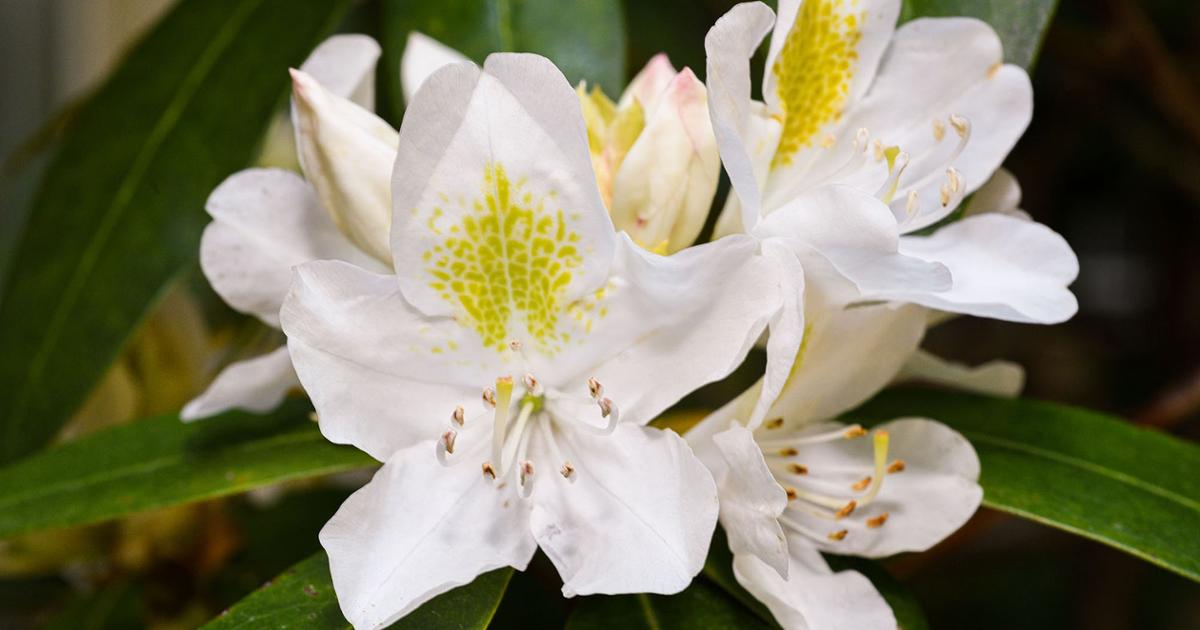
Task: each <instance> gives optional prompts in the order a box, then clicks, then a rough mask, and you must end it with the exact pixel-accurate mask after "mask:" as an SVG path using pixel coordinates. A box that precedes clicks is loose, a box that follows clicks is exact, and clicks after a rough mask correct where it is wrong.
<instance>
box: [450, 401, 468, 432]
mask: <svg viewBox="0 0 1200 630" xmlns="http://www.w3.org/2000/svg"><path fill="white" fill-rule="evenodd" d="M450 419H451V420H453V421H454V424H457V425H458V426H460V427H461V426H462V425H463V424H465V423H466V420H467V419H466V410H464V409H463V406H462V405H459V406H457V407H455V408H454V413H451V414H450Z"/></svg>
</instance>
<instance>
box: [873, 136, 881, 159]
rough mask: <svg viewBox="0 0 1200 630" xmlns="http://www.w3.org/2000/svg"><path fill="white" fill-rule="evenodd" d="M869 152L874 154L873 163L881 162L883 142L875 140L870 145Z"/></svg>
mask: <svg viewBox="0 0 1200 630" xmlns="http://www.w3.org/2000/svg"><path fill="white" fill-rule="evenodd" d="M871 150H872V151H873V152H874V153H875V161H876V162H882V161H883V158H884V155H883V141H881V140H880V139H879V138H876V139H875V141H874V142H872V143H871Z"/></svg>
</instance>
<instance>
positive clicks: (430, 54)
mask: <svg viewBox="0 0 1200 630" xmlns="http://www.w3.org/2000/svg"><path fill="white" fill-rule="evenodd" d="M463 61H470V59H467V57H466V55H464V54H462V53H460V52H458V51H457V50H454V49H453V48H451V47H449V46H447V45H445V44H443V43H441V42H439V41H438V40H436V39H434V38H432V37H430V36H428V35H426V34H424V33H419V32H417V31H412V32H410V33H409V34H408V42H406V43H405V44H404V53H403V54H401V55H400V89H401V91H403V92H404V102H406V103H411V102H412V100H413V96H414V95H416V93H417V90H418V89H420V88H421V85H422V84H423V83H425V79H428V78H429V76H430V75H432V74H433V73H434V72H437V71H438V69H439V68H441V67H442V66H448V65H450V64H452V63H460V62H463Z"/></svg>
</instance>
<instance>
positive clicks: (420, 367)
mask: <svg viewBox="0 0 1200 630" xmlns="http://www.w3.org/2000/svg"><path fill="white" fill-rule="evenodd" d="M280 320H281V322H282V324H283V331H284V332H285V333H287V336H288V347H289V348H290V350H291V355H292V361H293V362H294V364H295V366H296V373H297V374H298V375H299V377H300V381H301V382H302V383H303V384H304V389H305V390H306V391H307V392H308V394H309V396H310V397H311V398H312V401H313V404H314V405H315V406H316V409H317V417H318V418H319V420H320V426H321V432H322V433H323V434H324V435H325V437H326V438H328V439H329V440H330V441H332V442H336V443H338V444H353V445H354V446H356V447H358V448H360V449H362V450H364V451H366V452H367V453H369V454H370V455H371V456H372V457H374V458H376V459H378V460H380V461H386V460H387V459H388V458H389V457H390V456H391V455H392V453H394V452H395V451H397V450H398V449H401V448H404V447H406V446H409V445H411V444H414V443H416V442H419V441H422V440H428V439H433V438H436V437H437V436H439V435H440V434H441V432H442V431H444V430H445V429H446V428H447V427H449V419H450V415H451V413H453V411H454V409H455V407H456V406H457V405H462V406H463V407H464V410H465V417H466V418H467V421H468V422H471V421H472V420H473V419H478V417H479V416H481V415H482V414H483V413H484V407H483V402H482V400H481V398H480V394H481V392H482V391H483V388H484V387H485V386H487V385H488V384H489V383H492V382H493V381H494V379H495V378H496V376H498V375H500V374H504V373H506V371H505V368H504V366H503V365H502V364H501V363H500V361H499V359H498V358H497V357H496V355H494V354H492V353H487V352H484V351H483V348H482V347H481V346H480V345H479V341H478V339H477V337H475V336H474V335H473V334H472V332H471V331H470V330H468V329H464V328H463V327H461V326H460V325H458V324H457V323H456V322H454V320H453V319H452V318H445V317H428V316H425V315H423V314H421V313H420V312H418V311H417V310H416V309H415V308H413V307H412V306H411V305H409V304H408V302H407V301H405V299H404V296H403V295H402V294H401V292H400V288H399V286H398V285H397V283H396V279H395V276H392V275H390V274H376V273H372V272H369V271H366V270H364V269H361V268H359V267H355V266H354V265H350V264H347V263H343V262H338V261H314V262H310V263H307V264H305V265H301V266H299V267H297V268H296V274H295V281H294V282H293V284H292V289H291V291H290V292H289V293H288V297H287V300H285V301H284V304H283V309H282V310H281V311H280ZM479 421H480V422H483V421H484V420H479Z"/></svg>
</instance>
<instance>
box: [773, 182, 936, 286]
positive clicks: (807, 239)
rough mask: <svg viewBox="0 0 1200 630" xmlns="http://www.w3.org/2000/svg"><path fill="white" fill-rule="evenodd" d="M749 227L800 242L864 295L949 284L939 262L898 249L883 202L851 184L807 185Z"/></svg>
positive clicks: (891, 222) (895, 236) (897, 237)
mask: <svg viewBox="0 0 1200 630" xmlns="http://www.w3.org/2000/svg"><path fill="white" fill-rule="evenodd" d="M753 233H754V234H755V235H756V236H758V237H760V238H769V237H779V238H786V239H798V240H800V241H802V242H804V243H805V244H807V245H809V246H811V247H812V248H814V249H816V250H817V251H818V252H819V253H820V254H821V255H822V256H823V257H824V258H826V259H828V261H829V262H830V263H832V264H833V266H834V267H835V268H836V269H837V270H838V271H839V272H840V273H841V274H842V275H843V276H845V277H846V278H847V279H849V280H850V281H852V282H853V283H854V284H856V285H857V286H858V288H859V290H860V291H861V292H862V293H863V294H864V295H874V294H880V293H885V292H887V291H897V290H903V291H905V292H912V291H922V290H924V291H939V290H945V289H947V288H949V287H950V275H949V273H947V271H946V269H945V267H943V266H942V265H941V264H939V263H936V262H928V261H926V260H923V259H921V258H917V257H913V256H909V255H906V254H905V253H904V252H903V251H901V250H900V236H899V232H898V230H897V228H896V222H895V219H894V218H893V217H892V214H891V212H890V211H889V210H888V208H887V206H885V205H884V204H883V203H881V202H880V201H879V200H878V199H876V198H874V197H872V196H871V195H869V194H867V193H864V192H861V191H858V190H855V189H853V188H848V187H845V186H824V187H821V188H817V189H815V190H810V191H805V192H803V193H801V194H800V195H799V196H797V197H796V198H795V199H793V200H792V201H791V202H789V203H788V204H786V205H785V206H783V207H782V208H779V209H778V210H775V211H773V212H771V214H769V215H767V216H766V217H765V218H764V219H763V220H762V222H761V224H760V225H759V226H758V228H756V229H755V230H754V232H753Z"/></svg>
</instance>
